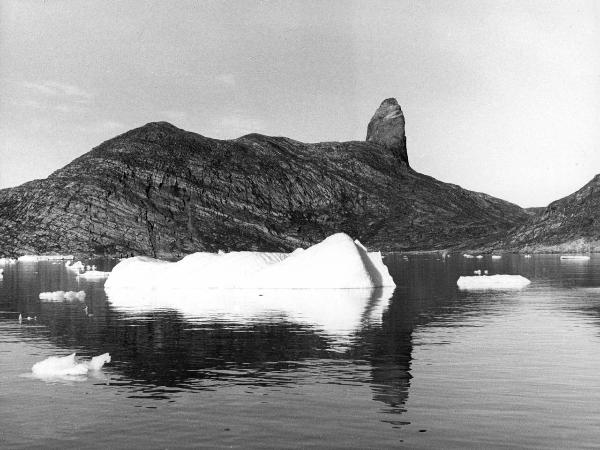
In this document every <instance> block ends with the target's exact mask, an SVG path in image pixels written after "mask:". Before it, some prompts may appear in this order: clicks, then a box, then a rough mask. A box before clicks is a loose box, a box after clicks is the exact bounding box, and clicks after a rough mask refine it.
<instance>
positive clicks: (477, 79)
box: [0, 0, 600, 207]
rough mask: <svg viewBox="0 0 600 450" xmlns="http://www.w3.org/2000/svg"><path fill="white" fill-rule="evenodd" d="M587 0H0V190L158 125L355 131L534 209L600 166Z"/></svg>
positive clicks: (598, 7)
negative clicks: (389, 133) (397, 114)
mask: <svg viewBox="0 0 600 450" xmlns="http://www.w3.org/2000/svg"><path fill="white" fill-rule="evenodd" d="M599 55H600V2H597V1H593V0H592V1H572V0H569V1H564V2H561V1H547V0H544V1H524V0H516V1H481V0H474V1H457V0H453V1H439V0H436V1H431V2H428V1H390V2H386V1H381V2H376V1H366V0H365V1H362V2H351V1H329V2H328V1H322V0H320V1H314V2H310V1H305V0H303V1H300V0H298V1H287V2H283V1H282V2H275V1H273V2H271V1H264V2H261V1H242V0H240V1H231V2H226V1H219V2H205V1H202V2H200V1H177V2H172V1H162V2H158V1H156V2H145V1H107V0H100V1H75V0H72V1H56V0H53V1H41V0H40V1H27V0H15V1H10V0H9V1H5V0H1V1H0V81H1V84H0V188H3V187H8V186H14V185H17V184H21V183H23V182H25V181H28V180H31V179H34V178H44V177H46V176H48V175H49V174H50V173H51V172H53V171H54V170H56V169H59V168H60V167H62V166H64V165H65V164H67V163H68V162H70V161H71V160H73V159H74V158H76V157H78V156H80V155H81V154H83V153H85V152H87V151H89V150H90V149H91V148H92V147H94V146H96V145H98V144H100V143H101V142H102V141H104V140H107V139H109V138H111V137H113V136H115V135H117V134H120V133H122V132H124V131H126V130H129V129H131V128H135V127H138V126H141V125H143V124H145V123H147V122H153V121H160V120H166V121H169V122H171V123H173V124H174V125H176V126H178V127H180V128H184V129H186V130H190V131H194V132H197V133H200V134H202V135H205V136H209V137H215V138H223V139H226V138H236V137H239V136H241V135H243V134H247V133H249V132H259V133H264V134H268V135H277V136H281V135H283V136H288V137H291V138H294V139H297V140H300V141H305V142H318V141H331V140H336V141H347V140H364V138H365V134H366V128H367V123H368V121H369V119H370V117H371V116H372V114H373V112H374V111H375V109H376V108H377V107H378V106H379V104H380V102H381V101H382V100H383V99H385V98H387V97H396V98H397V100H398V102H399V103H400V104H401V106H402V109H403V110H404V114H405V116H406V133H407V141H408V155H409V159H410V162H411V165H412V167H413V168H414V169H415V170H417V171H419V172H422V173H425V174H427V175H431V176H433V177H435V178H438V179H440V180H442V181H446V182H451V183H456V184H459V185H461V186H463V187H465V188H467V189H471V190H476V191H482V192H486V193H488V194H491V195H494V196H497V197H500V198H503V199H506V200H509V201H512V202H515V203H517V204H519V205H521V206H524V207H527V206H545V205H546V204H548V203H549V202H551V201H553V200H556V199H558V198H560V197H563V196H565V195H568V194H570V193H572V192H573V191H575V190H577V189H579V188H580V187H581V186H583V185H584V184H585V183H586V182H588V181H589V180H590V179H591V178H592V177H593V176H594V175H595V174H596V173H600V151H599V150H600V149H599V148H598V147H599V143H600V57H599Z"/></svg>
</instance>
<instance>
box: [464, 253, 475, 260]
mask: <svg viewBox="0 0 600 450" xmlns="http://www.w3.org/2000/svg"><path fill="white" fill-rule="evenodd" d="M463 256H464V257H465V258H467V259H471V258H473V255H469V254H468V253H464V254H463Z"/></svg>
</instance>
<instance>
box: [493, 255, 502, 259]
mask: <svg viewBox="0 0 600 450" xmlns="http://www.w3.org/2000/svg"><path fill="white" fill-rule="evenodd" d="M492 259H502V255H492Z"/></svg>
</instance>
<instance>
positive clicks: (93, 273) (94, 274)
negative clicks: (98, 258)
mask: <svg viewBox="0 0 600 450" xmlns="http://www.w3.org/2000/svg"><path fill="white" fill-rule="evenodd" d="M109 275H110V272H102V271H101V270H88V271H87V272H84V273H80V274H79V275H77V277H78V278H87V279H93V278H107V277H108V276H109Z"/></svg>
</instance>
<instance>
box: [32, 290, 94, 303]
mask: <svg viewBox="0 0 600 450" xmlns="http://www.w3.org/2000/svg"><path fill="white" fill-rule="evenodd" d="M40 300H50V301H56V302H60V301H63V300H68V301H73V300H80V301H83V300H85V292H84V291H79V292H74V291H67V292H65V291H54V292H41V293H40Z"/></svg>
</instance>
